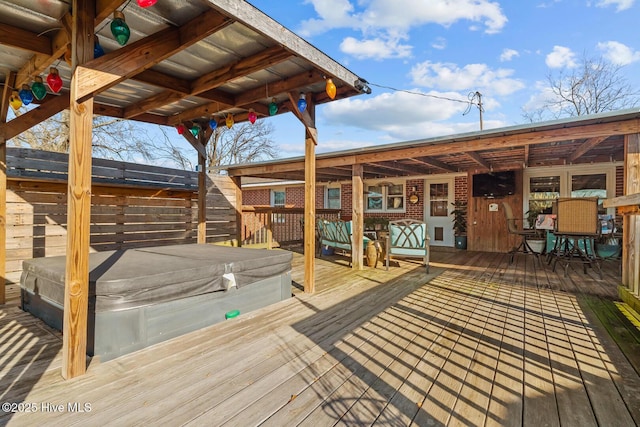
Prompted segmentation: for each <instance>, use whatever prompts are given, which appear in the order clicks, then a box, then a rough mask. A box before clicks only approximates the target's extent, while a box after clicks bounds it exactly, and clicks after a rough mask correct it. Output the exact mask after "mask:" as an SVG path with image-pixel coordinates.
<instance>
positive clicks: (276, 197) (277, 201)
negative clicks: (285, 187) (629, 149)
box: [271, 190, 285, 208]
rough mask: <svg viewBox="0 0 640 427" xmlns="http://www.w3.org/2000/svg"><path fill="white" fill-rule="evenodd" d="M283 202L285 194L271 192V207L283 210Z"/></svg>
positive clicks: (282, 192)
mask: <svg viewBox="0 0 640 427" xmlns="http://www.w3.org/2000/svg"><path fill="white" fill-rule="evenodd" d="M284 202H285V192H284V191H277V190H271V206H274V207H278V208H283V207H284Z"/></svg>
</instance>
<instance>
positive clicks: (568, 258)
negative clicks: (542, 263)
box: [551, 197, 602, 276]
mask: <svg viewBox="0 0 640 427" xmlns="http://www.w3.org/2000/svg"><path fill="white" fill-rule="evenodd" d="M557 209H558V213H557V217H556V229H555V231H554V234H555V235H556V244H555V246H554V248H553V251H552V252H551V256H552V262H553V270H554V271H555V267H556V264H557V263H558V261H562V262H564V264H565V266H564V269H565V276H566V275H567V270H568V268H569V263H570V262H572V261H579V262H581V263H582V264H583V268H584V272H585V274H586V272H587V266H590V267H592V268H594V269H596V270H597V271H598V272H599V274H600V276H602V271H601V270H600V265H599V263H598V259H597V257H596V256H595V246H594V239H596V238H597V237H599V235H600V222H599V220H598V198H597V197H572V198H559V199H558V201H557Z"/></svg>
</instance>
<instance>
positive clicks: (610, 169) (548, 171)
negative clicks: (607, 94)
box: [522, 162, 622, 215]
mask: <svg viewBox="0 0 640 427" xmlns="http://www.w3.org/2000/svg"><path fill="white" fill-rule="evenodd" d="M621 165H622V163H620V162H615V163H606V164H594V165H570V166H554V167H540V168H528V169H525V173H524V176H523V183H522V192H523V193H524V194H523V197H522V208H523V209H524V210H523V212H526V211H528V210H529V194H530V193H531V191H530V187H529V184H530V178H532V177H540V176H560V197H571V177H572V176H573V175H591V174H594V175H595V174H605V175H606V185H607V198H611V197H614V196H615V194H616V167H617V166H621ZM607 213H608V214H611V215H615V208H608V209H607Z"/></svg>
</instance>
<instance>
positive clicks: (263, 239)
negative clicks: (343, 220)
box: [242, 206, 340, 248]
mask: <svg viewBox="0 0 640 427" xmlns="http://www.w3.org/2000/svg"><path fill="white" fill-rule="evenodd" d="M316 217H317V218H327V219H339V218H340V210H339V209H316ZM242 236H243V240H242V244H243V245H245V246H246V245H251V246H263V247H267V248H273V247H276V246H283V245H287V244H292V243H298V242H302V240H303V236H304V208H274V207H267V206H255V207H254V206H243V207H242Z"/></svg>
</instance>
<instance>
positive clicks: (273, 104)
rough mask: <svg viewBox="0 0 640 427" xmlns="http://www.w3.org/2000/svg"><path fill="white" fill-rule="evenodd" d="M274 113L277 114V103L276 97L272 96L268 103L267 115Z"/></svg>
mask: <svg viewBox="0 0 640 427" xmlns="http://www.w3.org/2000/svg"><path fill="white" fill-rule="evenodd" d="M276 114H278V104H276V99H275V98H272V99H271V103H270V104H269V115H270V116H275V115H276Z"/></svg>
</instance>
